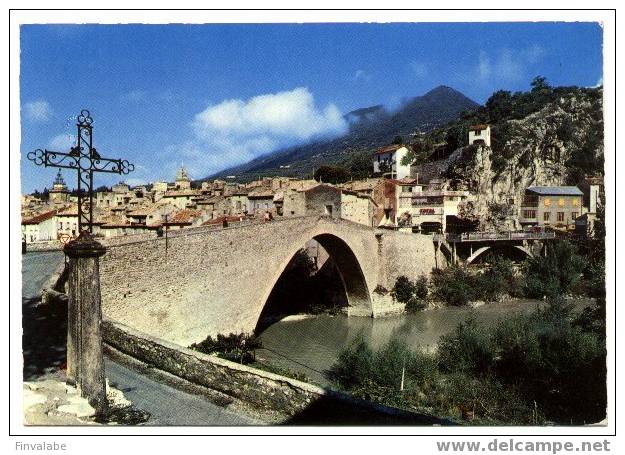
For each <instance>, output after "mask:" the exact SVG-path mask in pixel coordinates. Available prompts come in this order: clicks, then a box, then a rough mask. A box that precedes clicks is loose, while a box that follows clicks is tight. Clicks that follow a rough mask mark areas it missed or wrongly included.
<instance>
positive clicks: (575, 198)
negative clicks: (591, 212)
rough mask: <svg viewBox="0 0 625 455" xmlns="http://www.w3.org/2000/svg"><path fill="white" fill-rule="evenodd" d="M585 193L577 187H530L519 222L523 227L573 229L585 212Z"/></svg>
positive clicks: (526, 191) (522, 206)
mask: <svg viewBox="0 0 625 455" xmlns="http://www.w3.org/2000/svg"><path fill="white" fill-rule="evenodd" d="M583 196H584V193H583V192H582V191H581V190H580V189H579V188H578V187H576V186H530V187H529V188H527V189H526V190H525V196H524V197H523V202H522V204H521V213H520V216H519V222H520V223H521V226H523V227H528V226H541V227H546V226H549V227H555V228H560V229H573V228H574V227H575V219H576V218H577V217H579V216H580V215H582V214H583V213H584V212H585V210H584V209H583V206H582V199H583Z"/></svg>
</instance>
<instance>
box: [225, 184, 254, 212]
mask: <svg viewBox="0 0 625 455" xmlns="http://www.w3.org/2000/svg"><path fill="white" fill-rule="evenodd" d="M247 194H248V191H247V190H246V189H236V190H234V191H233V192H232V194H230V195H228V196H227V197H226V199H227V201H228V204H229V212H230V213H229V214H230V215H239V214H246V213H248V211H249V208H248V205H249V199H248V198H247Z"/></svg>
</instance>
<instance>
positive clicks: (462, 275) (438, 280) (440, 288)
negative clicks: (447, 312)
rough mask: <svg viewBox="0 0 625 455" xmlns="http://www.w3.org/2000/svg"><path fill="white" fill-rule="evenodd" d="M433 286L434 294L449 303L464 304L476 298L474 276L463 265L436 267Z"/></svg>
mask: <svg viewBox="0 0 625 455" xmlns="http://www.w3.org/2000/svg"><path fill="white" fill-rule="evenodd" d="M432 287H433V294H434V296H435V297H436V298H438V299H439V300H442V301H443V302H446V303H447V304H448V305H453V306H464V305H467V304H468V303H469V302H470V301H472V300H475V289H476V287H475V286H474V280H473V277H472V276H471V275H470V274H469V273H468V272H467V271H466V270H465V269H464V268H462V267H458V266H452V267H448V268H446V269H435V270H434V271H433V272H432Z"/></svg>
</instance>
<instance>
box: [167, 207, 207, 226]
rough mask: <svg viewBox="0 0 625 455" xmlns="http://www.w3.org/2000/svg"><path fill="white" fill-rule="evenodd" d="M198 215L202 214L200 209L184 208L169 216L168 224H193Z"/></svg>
mask: <svg viewBox="0 0 625 455" xmlns="http://www.w3.org/2000/svg"><path fill="white" fill-rule="evenodd" d="M198 216H200V211H199V210H193V209H182V210H180V211H179V212H176V214H174V216H172V217H171V218H169V219H168V221H167V224H191V223H192V222H193V220H194V219H195V218H197V217H198Z"/></svg>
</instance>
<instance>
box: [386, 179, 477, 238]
mask: <svg viewBox="0 0 625 455" xmlns="http://www.w3.org/2000/svg"><path fill="white" fill-rule="evenodd" d="M398 187H399V192H398V204H397V214H398V215H397V217H398V220H397V225H398V227H402V228H411V229H412V231H414V232H446V231H447V222H448V220H449V218H450V217H457V216H458V207H459V206H460V204H461V203H462V202H463V201H465V200H467V198H468V197H469V192H467V191H451V190H443V189H438V187H437V186H434V187H433V189H430V188H427V189H424V187H423V186H422V185H419V184H417V183H416V181H415V182H413V183H411V182H409V181H403V182H398Z"/></svg>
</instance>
